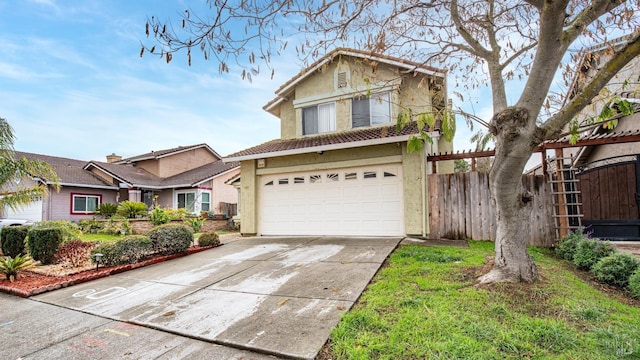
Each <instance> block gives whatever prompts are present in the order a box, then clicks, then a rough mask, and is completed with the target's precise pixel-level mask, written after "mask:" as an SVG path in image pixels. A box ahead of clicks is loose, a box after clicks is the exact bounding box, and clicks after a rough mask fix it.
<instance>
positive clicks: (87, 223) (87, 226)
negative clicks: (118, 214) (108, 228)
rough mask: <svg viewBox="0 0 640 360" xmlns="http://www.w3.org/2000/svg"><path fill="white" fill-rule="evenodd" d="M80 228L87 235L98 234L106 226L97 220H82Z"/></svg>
mask: <svg viewBox="0 0 640 360" xmlns="http://www.w3.org/2000/svg"><path fill="white" fill-rule="evenodd" d="M78 227H79V228H80V231H82V232H83V233H85V234H96V233H98V231H100V230H102V228H103V227H104V225H102V222H100V221H98V220H96V219H82V220H80V221H79V222H78Z"/></svg>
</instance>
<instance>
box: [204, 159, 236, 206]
mask: <svg viewBox="0 0 640 360" xmlns="http://www.w3.org/2000/svg"><path fill="white" fill-rule="evenodd" d="M239 173H240V169H239V168H238V169H235V170H233V171H229V172H226V173H224V174H221V175H220V176H218V177H216V178H214V179H213V180H211V183H210V184H211V209H212V210H214V211H215V212H216V213H220V212H221V211H219V208H218V207H219V204H220V203H221V202H225V203H230V204H237V203H238V190H236V188H235V187H233V186H232V185H227V184H225V183H224V182H225V181H227V180H229V179H231V178H232V177H234V176H236V175H238V174H239Z"/></svg>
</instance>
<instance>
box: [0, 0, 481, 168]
mask: <svg viewBox="0 0 640 360" xmlns="http://www.w3.org/2000/svg"><path fill="white" fill-rule="evenodd" d="M202 2H204V0H198V1H191V2H188V3H189V5H185V4H184V1H175V0H162V1H157V0H156V1H151V0H135V1H129V0H83V1H75V0H65V1H62V0H21V1H15V0H0V117H3V118H5V119H7V120H8V122H9V123H10V124H11V126H12V127H13V129H14V134H15V136H16V143H15V149H16V150H19V151H26V152H33V153H40V154H47V155H53V156H61V157H70V158H74V159H81V160H101V161H104V160H105V156H106V155H108V154H111V153H116V154H118V155H122V156H124V157H128V156H133V155H137V154H141V153H145V152H148V151H151V150H159V149H166V148H171V147H175V146H180V145H191V144H198V143H207V144H209V145H210V146H211V147H213V148H214V149H215V150H216V151H217V152H218V153H220V154H221V155H226V154H230V153H232V152H235V151H238V150H242V149H244V148H247V147H250V146H253V145H257V144H259V143H262V142H265V141H268V140H271V139H274V138H278V137H279V135H280V125H279V121H278V119H277V118H276V117H274V116H273V115H270V114H268V113H267V112H265V111H264V110H262V106H263V105H264V104H266V103H267V102H268V101H269V100H271V99H272V98H273V96H274V90H275V89H276V88H277V87H278V86H280V85H281V84H282V83H284V82H285V81H286V80H288V79H289V78H290V77H291V76H293V75H295V74H296V73H297V72H299V71H300V70H301V68H302V63H301V62H300V61H297V60H295V59H296V58H295V56H287V57H284V56H283V57H281V58H274V59H273V67H274V68H275V69H276V74H275V77H274V79H273V80H272V79H271V78H270V71H265V70H263V73H261V74H260V75H259V76H257V77H255V78H254V79H253V82H251V83H249V82H247V81H242V80H241V78H240V72H239V71H237V69H234V68H232V69H231V71H230V73H229V74H224V75H220V74H219V72H218V64H217V63H216V62H212V61H209V62H207V61H204V60H203V59H202V58H201V56H200V54H196V53H194V56H193V64H192V66H191V67H189V66H188V65H187V61H186V57H185V54H177V55H176V56H175V57H174V59H173V61H172V62H171V63H170V64H166V63H165V62H164V61H161V60H159V59H158V58H156V57H153V56H148V55H145V56H144V57H142V58H141V57H140V56H139V53H140V41H141V40H144V37H145V34H144V25H145V20H146V18H147V17H148V16H151V15H155V16H158V17H160V18H169V17H171V18H177V13H178V12H181V11H183V10H184V9H185V8H187V7H188V6H194V5H196V4H201V3H202ZM234 70H235V71H234ZM465 96H467V99H469V100H471V101H472V102H473V103H474V109H475V111H476V114H477V115H479V116H481V117H483V118H485V119H487V118H488V117H489V116H490V113H491V112H490V101H489V100H490V98H489V97H485V96H483V95H482V92H478V93H477V94H465ZM454 101H457V99H455V98H454ZM485 102H486V103H485ZM468 138H469V130H468V129H467V128H466V127H465V126H464V122H462V121H461V120H459V121H458V132H457V135H456V140H455V145H454V146H455V148H456V150H462V149H469V148H471V145H470V144H469V142H468Z"/></svg>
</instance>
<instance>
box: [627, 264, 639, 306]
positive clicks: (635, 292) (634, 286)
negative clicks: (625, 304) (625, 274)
mask: <svg viewBox="0 0 640 360" xmlns="http://www.w3.org/2000/svg"><path fill="white" fill-rule="evenodd" d="M627 287H628V288H629V291H630V292H631V296H632V297H634V298H636V299H640V269H637V270H636V271H635V272H634V273H633V274H631V276H630V277H629V284H628V285H627Z"/></svg>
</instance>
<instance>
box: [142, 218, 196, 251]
mask: <svg viewBox="0 0 640 360" xmlns="http://www.w3.org/2000/svg"><path fill="white" fill-rule="evenodd" d="M148 236H149V238H150V239H151V241H152V242H153V249H154V252H156V253H159V254H175V253H180V252H184V251H186V250H187V249H188V248H189V245H191V243H192V242H193V233H192V232H191V230H189V228H188V227H186V226H184V225H178V224H164V225H160V226H158V227H155V228H154V229H153V230H151V231H149V234H148Z"/></svg>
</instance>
